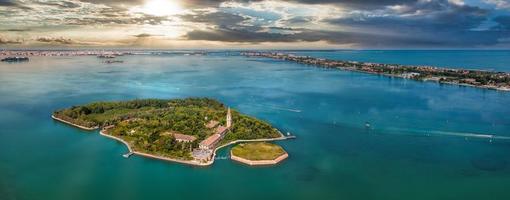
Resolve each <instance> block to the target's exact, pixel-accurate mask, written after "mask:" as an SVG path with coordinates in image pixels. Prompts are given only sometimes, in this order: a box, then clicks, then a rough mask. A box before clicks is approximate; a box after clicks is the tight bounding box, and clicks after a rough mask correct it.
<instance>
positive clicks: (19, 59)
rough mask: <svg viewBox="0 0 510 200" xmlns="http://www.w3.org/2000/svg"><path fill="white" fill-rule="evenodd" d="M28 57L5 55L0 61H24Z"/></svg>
mask: <svg viewBox="0 0 510 200" xmlns="http://www.w3.org/2000/svg"><path fill="white" fill-rule="evenodd" d="M28 60H29V59H28V57H17V56H16V57H7V58H3V59H2V60H1V61H2V62H25V61H28Z"/></svg>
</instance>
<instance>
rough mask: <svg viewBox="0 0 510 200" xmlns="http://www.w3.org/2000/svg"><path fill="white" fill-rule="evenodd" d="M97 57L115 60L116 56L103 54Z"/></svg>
mask: <svg viewBox="0 0 510 200" xmlns="http://www.w3.org/2000/svg"><path fill="white" fill-rule="evenodd" d="M97 57H98V58H115V57H116V56H115V55H108V54H103V55H99V56H97Z"/></svg>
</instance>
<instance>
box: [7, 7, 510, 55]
mask: <svg viewBox="0 0 510 200" xmlns="http://www.w3.org/2000/svg"><path fill="white" fill-rule="evenodd" d="M473 2H474V3H473ZM507 3H508V2H507V1H502V0H473V1H471V0H470V1H463V0H380V1H374V0H345V1H332V0H316V1H312V0H228V1H226V0H225V1H223V0H208V1H200V0H23V1H21V0H1V1H0V24H2V27H1V29H0V35H1V38H0V39H1V43H2V44H3V45H4V46H8V47H19V46H28V47H29V46H33V45H46V46H56V47H58V46H94V45H96V46H100V47H102V46H104V47H110V46H111V47H126V46H129V47H144V48H151V47H158V48H166V47H168V48H179V47H181V48H188V47H196V46H199V47H200V45H204V44H207V45H206V46H207V47H211V48H212V46H211V45H214V46H215V47H228V46H231V47H241V46H242V47H250V48H251V47H253V48H255V47H257V46H259V47H265V48H281V47H294V46H299V45H301V46H302V48H314V46H313V45H317V44H321V45H322V46H323V47H357V48H401V47H427V48H429V47H431V48H434V47H437V48H450V47H477V46H485V47H486V46H497V47H501V46H504V45H508V42H507V40H508V35H509V30H508V27H509V26H510V21H509V20H507V19H508V18H509V17H508V16H510V10H509V9H506V7H507V6H508V4H507ZM482 5H486V6H482ZM325 44H327V45H325ZM181 45H183V46H181Z"/></svg>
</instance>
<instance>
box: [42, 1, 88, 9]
mask: <svg viewBox="0 0 510 200" xmlns="http://www.w3.org/2000/svg"><path fill="white" fill-rule="evenodd" d="M36 4H39V5H46V6H56V7H58V8H61V9H65V8H79V7H81V5H80V4H79V3H76V2H71V1H37V2H36Z"/></svg>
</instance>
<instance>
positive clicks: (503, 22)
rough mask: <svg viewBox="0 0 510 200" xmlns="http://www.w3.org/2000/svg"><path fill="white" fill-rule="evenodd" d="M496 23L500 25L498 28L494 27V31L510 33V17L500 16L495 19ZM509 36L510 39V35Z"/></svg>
mask: <svg viewBox="0 0 510 200" xmlns="http://www.w3.org/2000/svg"><path fill="white" fill-rule="evenodd" d="M494 21H495V22H497V23H498V25H497V26H495V27H493V29H494V30H500V31H505V32H507V33H508V32H510V15H504V16H498V17H496V18H494ZM508 36H509V37H510V33H509V34H508Z"/></svg>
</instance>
